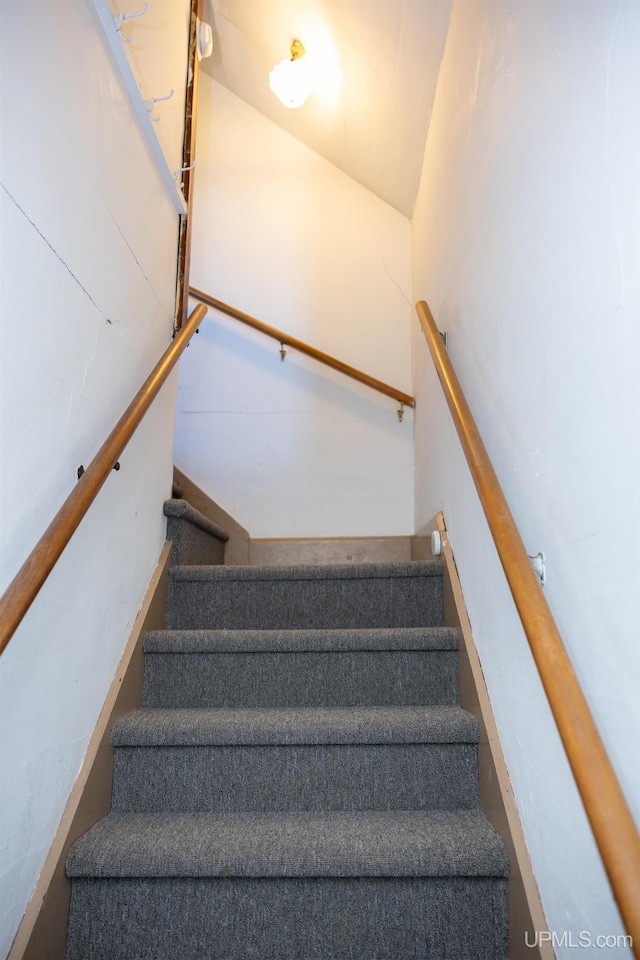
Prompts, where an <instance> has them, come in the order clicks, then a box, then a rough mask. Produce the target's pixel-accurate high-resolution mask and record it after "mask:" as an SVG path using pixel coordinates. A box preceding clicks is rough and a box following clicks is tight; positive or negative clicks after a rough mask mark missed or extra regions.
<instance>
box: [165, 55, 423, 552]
mask: <svg viewBox="0 0 640 960" xmlns="http://www.w3.org/2000/svg"><path fill="white" fill-rule="evenodd" d="M198 120H199V127H198V158H197V171H196V178H195V210H194V220H193V223H194V226H193V231H194V232H193V249H192V266H191V282H192V284H193V285H194V286H195V287H199V288H200V289H202V290H205V291H206V292H208V293H210V294H212V295H213V296H214V297H217V298H219V299H221V300H223V301H225V302H227V303H230V304H232V305H233V306H236V307H239V308H240V309H241V310H244V311H245V312H247V313H250V314H252V315H253V316H256V317H258V318H259V319H261V320H263V321H265V322H266V323H269V324H271V325H272V326H275V327H278V328H279V329H281V330H284V331H286V332H288V333H290V334H291V335H293V336H295V337H298V338H300V339H302V340H305V341H306V342H308V343H311V344H312V345H313V346H316V347H318V348H319V349H320V350H323V351H325V352H326V353H329V354H332V355H333V356H335V357H337V358H339V359H341V360H343V361H344V362H346V363H348V364H351V365H352V366H355V367H358V368H360V369H362V370H364V371H366V372H367V373H369V374H371V375H373V376H374V377H376V378H378V379H380V380H383V381H386V382H387V383H390V384H392V385H394V386H396V387H398V388H399V389H401V390H404V391H405V392H408V393H411V360H410V323H411V321H410V315H411V314H410V300H409V298H410V226H409V222H408V220H407V219H406V218H405V217H403V216H401V215H400V214H399V213H397V212H396V211H395V210H393V209H392V208H391V207H389V206H388V205H387V204H385V203H384V202H382V201H381V200H379V199H378V198H377V197H375V196H374V195H373V194H371V193H370V192H369V191H367V190H366V189H364V188H363V187H361V186H359V185H358V184H356V183H355V182H354V181H352V180H351V179H350V178H349V177H347V176H346V175H345V174H343V173H341V172H340V171H339V170H338V169H337V168H336V167H334V166H332V165H331V164H330V163H328V162H327V161H326V160H323V159H322V158H320V157H319V156H318V155H317V154H315V153H313V152H312V151H311V150H309V149H308V148H307V147H305V146H303V145H302V144H301V143H299V142H298V141H297V140H295V139H293V138H292V137H291V136H290V135H289V134H287V133H284V132H283V131H282V130H281V129H280V128H278V127H277V126H275V125H274V124H273V123H272V122H271V121H268V120H266V119H264V118H263V117H261V116H260V115H259V114H258V113H257V112H256V111H255V110H254V109H253V108H251V107H249V106H248V105H247V104H245V103H244V102H243V101H241V100H240V99H238V98H237V97H235V96H234V95H233V94H232V93H230V92H229V91H228V90H227V89H226V88H224V87H222V86H220V85H218V84H216V83H214V81H212V80H211V78H210V77H208V76H207V75H206V74H203V75H202V79H201V100H200V107H199V114H198ZM278 351H279V345H278V344H277V342H276V341H274V340H270V339H268V338H266V337H264V336H263V335H261V334H258V333H256V332H254V331H251V330H249V329H248V328H245V327H243V326H241V325H240V324H239V323H238V322H237V321H233V320H230V319H227V318H224V317H222V316H220V315H217V314H215V315H214V314H212V313H210V315H209V319H208V320H207V321H206V322H205V323H204V324H203V325H202V327H201V329H200V335H199V337H195V338H194V340H193V341H192V344H191V346H190V347H189V349H188V350H187V351H186V353H185V356H184V359H183V361H182V364H181V371H180V382H179V390H178V415H177V422H176V446H175V458H176V463H177V465H178V466H179V467H180V469H181V470H183V471H184V472H185V473H186V474H187V475H188V476H189V477H191V478H192V479H193V480H194V481H195V482H196V483H198V484H199V485H200V486H201V487H202V488H203V489H204V490H206V492H207V493H208V494H209V495H210V496H212V497H213V498H214V500H216V501H217V502H218V503H220V504H221V505H222V506H223V507H224V508H225V509H226V510H228V511H229V512H230V513H231V514H232V515H233V516H234V517H236V518H237V520H238V521H239V522H240V523H242V524H243V525H244V526H245V527H246V528H247V529H248V530H249V532H250V533H251V535H252V536H253V537H270V536H281V537H282V536H293V537H303V536H365V535H393V534H407V533H410V532H411V531H412V529H413V486H412V482H413V444H412V415H411V413H410V412H409V413H407V414H406V415H405V419H404V422H403V423H402V424H399V423H398V421H397V418H396V412H395V411H396V409H397V404H396V403H395V401H393V400H391V399H389V398H387V397H384V396H382V395H380V394H377V393H374V392H373V391H372V390H370V389H368V388H367V387H364V386H362V385H360V384H358V383H356V382H355V381H352V380H348V379H347V378H345V377H344V376H342V375H340V374H337V373H335V372H333V371H331V370H330V369H329V368H327V367H323V366H320V365H318V364H317V363H315V362H314V361H312V360H310V359H309V358H306V357H304V356H302V355H299V354H298V355H296V354H295V353H294V352H293V351H291V352H290V353H289V354H288V355H287V358H286V360H285V362H284V363H282V362H281V360H280V356H279V352H278Z"/></svg>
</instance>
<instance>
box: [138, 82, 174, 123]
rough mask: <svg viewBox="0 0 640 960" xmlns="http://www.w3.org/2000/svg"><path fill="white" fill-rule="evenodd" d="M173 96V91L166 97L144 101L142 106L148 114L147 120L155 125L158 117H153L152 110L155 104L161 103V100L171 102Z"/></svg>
mask: <svg viewBox="0 0 640 960" xmlns="http://www.w3.org/2000/svg"><path fill="white" fill-rule="evenodd" d="M172 96H173V90H170V91H169V93H168V94H167V95H166V97H151V100H145V102H144V105H145V107H146V108H147V113H148V114H149V119H150V120H153V122H154V123H157V122H158V120H159V119H160V117H154V116H153V113H152V110H153V108H154V106H155V104H156V103H161V102H162V101H163V100H171V97H172Z"/></svg>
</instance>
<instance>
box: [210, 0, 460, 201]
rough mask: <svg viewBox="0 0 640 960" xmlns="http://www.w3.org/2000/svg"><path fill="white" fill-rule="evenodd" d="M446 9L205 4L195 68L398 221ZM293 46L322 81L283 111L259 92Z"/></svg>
mask: <svg viewBox="0 0 640 960" xmlns="http://www.w3.org/2000/svg"><path fill="white" fill-rule="evenodd" d="M451 5H452V0H206V5H205V17H206V19H207V20H209V22H210V23H211V25H212V27H213V31H214V52H213V56H212V57H210V58H209V59H208V60H204V61H203V62H202V68H203V69H204V70H206V71H207V73H209V74H210V75H211V76H212V77H213V78H214V79H215V80H217V81H218V82H219V83H221V84H223V85H224V86H225V87H228V88H229V90H231V91H232V92H233V93H235V94H236V95H237V96H239V97H241V98H242V99H243V100H245V101H246V102H247V103H249V104H250V105H251V106H252V107H254V108H255V109H256V110H258V111H259V112H260V113H261V114H263V115H264V116H265V117H268V118H269V120H272V121H273V122H274V123H276V124H278V125H279V126H280V127H282V128H283V129H284V130H286V131H287V132H288V133H290V134H292V135H293V136H294V137H296V138H297V139H298V140H300V141H302V143H304V144H306V145H307V146H308V147H310V148H311V149H312V150H315V151H316V153H318V154H320V155H321V156H323V157H325V158H326V159H327V160H329V161H331V163H334V164H335V165H336V166H337V167H339V168H340V169H341V170H343V171H344V172H345V173H346V174H348V175H349V176H350V177H353V179H354V180H357V181H358V182H359V183H361V184H362V185H363V186H365V187H367V188H368V189H369V190H371V191H373V193H375V194H377V196H379V197H380V198H381V199H382V200H386V201H387V202H388V203H390V204H391V206H393V207H395V209H396V210H399V211H400V212H401V213H403V214H404V215H405V216H408V217H410V216H411V214H412V211H413V204H414V201H415V196H416V192H417V189H418V181H419V177H420V170H421V166H422V157H423V153H424V145H425V140H426V136H427V130H428V127H429V120H430V117H431V108H432V104H433V99H434V96H435V89H436V83H437V79H438V70H439V67H440V60H441V57H442V51H443V48H444V42H445V38H446V33H447V27H448V23H449V16H450V12H451ZM294 38H297V39H300V40H301V41H302V43H303V44H304V46H305V48H306V51H307V56H308V57H309V58H310V59H311V58H313V60H314V63H315V64H316V65H318V67H319V70H320V76H321V77H322V80H321V81H320V83H319V84H318V87H317V88H316V91H315V92H314V93H313V94H312V96H311V97H310V98H309V100H307V102H306V103H305V104H304V105H303V106H302V107H300V108H298V109H296V110H290V109H288V108H287V107H284V106H282V104H281V103H280V102H279V101H278V100H277V98H276V97H275V96H274V94H273V93H272V92H271V90H270V89H269V81H268V75H269V71H270V70H271V69H272V68H273V66H274V64H276V63H278V62H279V61H280V60H282V59H284V58H286V57H288V56H289V48H290V45H291V42H292V40H293V39H294Z"/></svg>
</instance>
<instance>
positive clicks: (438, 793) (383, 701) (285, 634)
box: [67, 501, 508, 960]
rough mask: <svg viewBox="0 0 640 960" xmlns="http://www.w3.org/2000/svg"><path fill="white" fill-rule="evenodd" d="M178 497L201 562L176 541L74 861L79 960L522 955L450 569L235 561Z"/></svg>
mask: <svg viewBox="0 0 640 960" xmlns="http://www.w3.org/2000/svg"><path fill="white" fill-rule="evenodd" d="M169 504H170V505H169V506H168V507H167V506H165V512H167V511H168V513H169V515H170V516H171V517H172V519H173V520H175V522H176V524H177V525H178V526H180V525H181V524H185V523H187V524H194V523H195V525H196V526H197V524H200V526H199V527H198V528H197V529H198V531H199V532H198V534H197V536H196V537H195V540H197V550H196V555H197V558H198V559H197V560H196V561H195V562H194V560H193V558H191V559H186V560H185V557H186V558H189V557H190V556H191V557H192V554H190V546H189V543H190V540H191V539H192V536H191V533H192V532H190V531H189V530H187V531H186V532H185V531H184V530H182V531H178V532H176V531H175V530H173V531H172V536H173V537H174V538H175V539H177V540H180V544H181V546H180V551H179V552H180V554H181V556H180V558H179V559H180V564H181V565H176V566H174V567H173V568H172V569H171V570H170V573H169V607H168V613H167V628H168V629H166V630H164V631H160V632H157V633H152V634H149V635H148V636H147V637H146V638H145V642H144V649H145V686H144V704H143V707H142V709H140V710H137V711H135V712H134V713H132V714H130V715H129V716H127V717H124V718H123V719H122V720H120V721H119V722H118V723H117V724H116V726H115V727H114V730H113V735H112V743H113V746H114V750H115V769H114V785H113V801H112V812H111V813H110V814H109V816H108V817H106V818H104V819H103V820H101V821H100V822H99V823H98V824H96V826H95V827H93V828H92V829H91V830H90V831H89V832H88V833H87V834H86V835H85V836H84V837H82V838H81V839H80V840H79V841H78V842H77V843H76V844H75V846H74V847H73V848H72V850H71V853H70V855H69V859H68V863H67V872H68V874H69V876H70V877H72V880H73V884H72V885H73V893H72V904H71V917H70V924H69V940H68V949H67V960H249V958H256V960H396V958H398V960H400V958H401V960H405V958H407V960H408V958H412V960H414V958H415V960H445V958H446V960H506V958H507V956H508V947H507V916H506V882H507V881H506V877H507V872H508V863H507V856H506V852H505V849H504V845H503V843H502V841H501V840H500V838H499V837H498V836H497V835H496V833H495V832H494V830H493V829H492V827H491V826H490V825H489V823H488V822H487V820H486V819H485V818H484V816H483V815H482V813H480V811H479V809H478V786H477V759H476V749H477V748H476V744H477V738H478V732H477V726H476V721H475V719H474V718H473V717H472V716H471V715H470V714H468V713H466V712H465V711H463V710H461V709H460V708H459V707H458V706H457V705H456V703H457V693H456V661H457V652H456V651H457V635H456V632H455V631H452V630H450V629H446V628H444V627H442V626H441V624H442V570H441V566H440V564H439V562H437V561H433V562H429V563H417V562H413V563H404V564H362V565H347V566H342V565H341V566H320V567H309V566H298V567H281V566H279V567H237V566H236V567H234V566H229V567H225V566H223V565H221V564H220V563H219V559H221V554H220V550H219V543H211V544H209V545H208V546H209V548H210V552H209V553H208V551H207V549H206V547H207V544H206V542H205V541H204V540H203V538H202V537H201V536H200V533H202V532H203V529H204V531H205V533H206V535H207V536H208V537H210V538H211V540H219V539H220V537H219V535H220V533H221V531H219V530H217V528H216V529H215V530H211V529H206V523H208V521H206V522H205V525H204V528H203V525H202V523H201V522H200V521H199V520H198V519H197V517H196V518H195V521H194V517H193V515H192V514H191V510H192V508H188V509H186V508H185V507H181V506H176V501H170V502H169ZM171 504H173V506H171ZM202 519H203V520H204V518H202ZM222 536H223V537H224V534H223V535H222ZM203 547H204V548H205V549H204V551H203ZM214 558H218V559H217V560H216V559H214ZM185 563H188V564H190V565H182V564H185ZM196 563H197V564H199V565H195V564H196ZM212 563H214V564H217V565H209V564H212Z"/></svg>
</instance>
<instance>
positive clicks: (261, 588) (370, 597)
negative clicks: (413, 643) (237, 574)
mask: <svg viewBox="0 0 640 960" xmlns="http://www.w3.org/2000/svg"><path fill="white" fill-rule="evenodd" d="M441 623H442V579H441V577H434V576H432V577H395V578H390V579H386V580H385V579H380V578H372V579H364V578H363V579H359V578H354V579H336V580H329V579H328V580H250V581H246V580H230V581H219V582H214V583H211V582H207V581H201V580H182V579H173V578H171V577H170V578H169V603H168V613H167V627H168V628H169V629H175V630H193V629H232V630H239V629H247V630H279V629H283V630H296V629H300V630H309V629H332V628H338V629H346V628H364V627H422V626H424V627H431V626H439V625H440V624H441Z"/></svg>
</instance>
